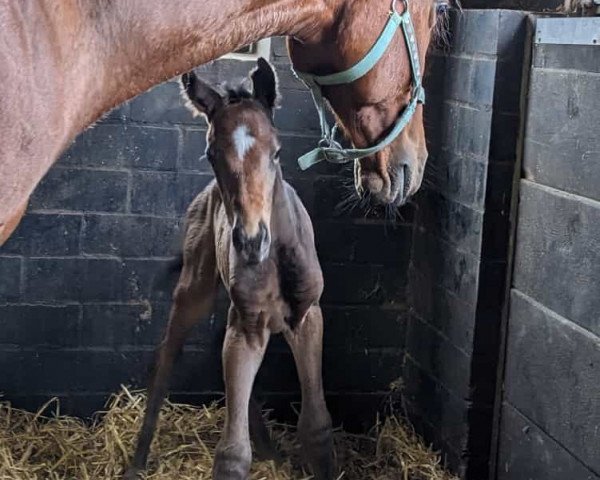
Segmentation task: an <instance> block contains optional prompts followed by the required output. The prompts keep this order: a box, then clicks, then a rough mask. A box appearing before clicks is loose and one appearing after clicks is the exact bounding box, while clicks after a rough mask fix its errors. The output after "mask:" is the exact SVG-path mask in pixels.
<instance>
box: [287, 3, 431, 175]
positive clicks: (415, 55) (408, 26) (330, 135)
mask: <svg viewBox="0 0 600 480" xmlns="http://www.w3.org/2000/svg"><path fill="white" fill-rule="evenodd" d="M401 1H402V3H403V4H404V12H403V13H402V14H400V13H398V11H397V10H396V4H397V2H398V0H393V1H392V8H391V10H390V18H389V20H388V22H387V24H386V25H385V28H384V29H383V32H381V35H380V36H379V38H378V39H377V41H376V42H375V45H373V47H372V48H371V50H370V51H369V52H368V53H367V54H366V55H365V57H364V58H363V59H362V60H361V61H359V62H358V63H357V64H356V65H354V66H353V67H351V68H349V69H348V70H345V71H343V72H339V73H334V74H331V75H313V74H310V73H301V72H296V71H294V73H295V75H296V76H297V77H298V78H299V79H300V80H302V81H303V82H304V84H305V85H306V86H307V87H308V88H309V89H310V92H311V94H312V97H313V102H314V104H315V107H316V109H317V113H318V114H319V123H320V124H321V140H320V141H319V146H318V147H317V148H315V149H314V150H311V151H310V152H308V153H306V154H304V155H302V156H301V157H300V158H299V159H298V163H299V164H300V168H301V169H302V170H306V169H307V168H309V167H311V166H313V165H315V164H316V163H319V162H320V161H322V160H327V161H329V162H333V163H345V162H351V161H353V160H358V159H360V158H363V157H367V156H369V155H373V154H374V153H377V152H379V151H381V150H383V149H384V148H385V147H387V146H388V145H389V144H390V143H392V142H393V141H394V140H395V139H396V138H397V137H398V135H400V133H401V132H402V130H404V128H406V126H407V125H408V123H409V122H410V120H411V118H412V116H413V115H414V113H415V110H416V109H417V104H419V103H425V90H424V89H423V85H422V77H421V66H420V61H419V49H418V46H417V38H416V35H415V28H414V25H413V21H412V18H411V16H410V12H409V10H408V1H409V0H401ZM400 27H402V32H403V33H404V39H405V41H406V46H407V49H408V56H409V58H410V66H411V71H412V94H411V99H410V102H409V103H408V105H407V106H406V108H405V109H404V111H403V112H402V114H400V116H399V117H398V119H397V120H396V123H395V124H394V126H393V128H392V129H391V130H390V132H389V133H388V134H387V135H386V136H385V137H384V138H382V139H381V140H380V141H379V142H378V143H377V144H376V145H373V146H372V147H368V148H343V147H342V146H341V145H340V144H339V143H338V142H337V141H336V140H335V136H336V132H337V129H338V126H337V125H334V126H333V128H331V127H330V126H329V124H328V123H327V118H326V116H325V102H324V100H323V92H322V90H321V87H322V86H329V85H342V84H347V83H352V82H354V81H355V80H358V79H359V78H361V77H364V76H365V75H366V74H367V73H369V72H370V71H371V70H372V69H373V67H375V65H377V63H378V62H379V61H380V60H381V58H382V57H383V55H384V54H385V52H386V51H387V49H388V48H389V46H390V45H391V43H392V40H393V39H394V36H395V34H396V32H397V31H398V28H400Z"/></svg>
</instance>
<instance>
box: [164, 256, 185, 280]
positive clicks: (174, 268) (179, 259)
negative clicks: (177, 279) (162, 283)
mask: <svg viewBox="0 0 600 480" xmlns="http://www.w3.org/2000/svg"><path fill="white" fill-rule="evenodd" d="M182 268H183V251H181V250H180V251H178V252H177V254H176V255H175V256H174V257H173V258H172V259H171V260H169V263H167V268H166V274H167V275H168V276H169V277H170V276H172V275H175V274H179V273H180V272H181V269H182Z"/></svg>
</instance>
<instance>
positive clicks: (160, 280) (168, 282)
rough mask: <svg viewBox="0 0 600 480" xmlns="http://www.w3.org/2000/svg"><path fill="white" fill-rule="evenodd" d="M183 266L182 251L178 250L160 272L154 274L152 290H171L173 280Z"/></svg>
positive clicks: (173, 283)
mask: <svg viewBox="0 0 600 480" xmlns="http://www.w3.org/2000/svg"><path fill="white" fill-rule="evenodd" d="M182 268H183V251H181V250H180V251H178V252H177V253H176V254H175V256H174V257H173V258H172V259H171V260H169V261H168V262H167V264H166V265H165V267H164V268H163V270H162V272H160V273H159V274H158V275H157V276H156V280H155V284H154V290H161V291H170V290H173V287H174V285H175V282H176V281H177V278H178V277H179V274H180V273H181V269H182Z"/></svg>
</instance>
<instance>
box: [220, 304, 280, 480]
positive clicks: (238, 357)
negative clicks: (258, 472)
mask: <svg viewBox="0 0 600 480" xmlns="http://www.w3.org/2000/svg"><path fill="white" fill-rule="evenodd" d="M269 335H270V332H269V330H268V328H267V325H266V322H265V319H264V318H263V315H253V316H249V317H248V316H244V317H243V318H242V316H241V315H240V314H239V313H238V311H237V310H236V309H235V308H234V307H233V306H231V307H230V309H229V318H228V321H227V332H226V333H225V343H224V345H223V375H224V377H225V398H226V408H227V418H226V420H225V428H224V430H223V436H222V437H221V440H220V442H219V444H218V446H217V452H216V455H215V463H214V466H213V479H214V480H246V479H247V478H248V474H249V472H250V464H251V463H252V450H251V446H250V432H249V426H248V405H249V401H250V394H251V393H252V386H253V384H254V378H255V377H256V373H257V372H258V369H259V367H260V364H261V362H262V359H263V356H264V354H265V350H266V348H267V344H268V342H269Z"/></svg>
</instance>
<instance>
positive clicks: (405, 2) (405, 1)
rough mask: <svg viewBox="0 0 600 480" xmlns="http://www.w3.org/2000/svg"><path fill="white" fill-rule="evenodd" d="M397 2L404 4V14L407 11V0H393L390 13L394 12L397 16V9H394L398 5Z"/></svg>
mask: <svg viewBox="0 0 600 480" xmlns="http://www.w3.org/2000/svg"><path fill="white" fill-rule="evenodd" d="M399 1H400V2H402V3H403V4H404V12H406V11H407V10H408V0H393V1H392V11H393V12H396V13H397V14H398V15H400V12H398V8H396V6H397V5H398V2H399ZM404 12H402V13H404Z"/></svg>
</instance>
